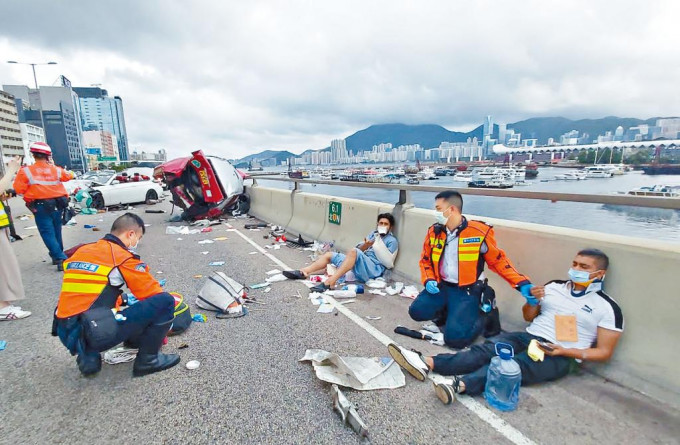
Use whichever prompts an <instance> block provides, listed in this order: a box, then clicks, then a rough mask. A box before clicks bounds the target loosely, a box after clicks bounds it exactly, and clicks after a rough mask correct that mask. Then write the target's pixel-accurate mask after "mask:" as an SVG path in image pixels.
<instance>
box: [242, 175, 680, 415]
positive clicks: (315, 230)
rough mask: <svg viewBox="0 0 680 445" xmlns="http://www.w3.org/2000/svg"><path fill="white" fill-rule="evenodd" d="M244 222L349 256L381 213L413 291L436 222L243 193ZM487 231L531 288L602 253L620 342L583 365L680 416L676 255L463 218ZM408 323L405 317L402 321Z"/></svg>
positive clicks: (407, 209)
mask: <svg viewBox="0 0 680 445" xmlns="http://www.w3.org/2000/svg"><path fill="white" fill-rule="evenodd" d="M248 194H249V195H250V198H251V214H252V215H254V216H256V217H258V218H261V219H263V220H265V221H270V222H274V223H276V224H281V225H285V226H286V227H287V229H288V230H289V231H290V232H291V233H293V234H298V233H300V234H302V235H303V236H304V237H308V238H311V239H318V240H321V241H335V247H336V249H338V250H340V251H344V250H347V249H349V248H351V247H353V246H354V245H356V243H358V242H359V241H361V240H363V238H364V237H365V236H366V234H367V233H369V232H370V231H371V230H374V229H375V222H376V218H377V216H378V214H379V213H382V212H392V213H393V214H394V216H395V218H396V220H397V225H396V233H395V235H396V236H397V238H398V239H399V256H398V258H397V262H396V265H395V271H396V272H398V273H400V274H401V275H404V276H406V277H407V278H409V279H411V280H413V281H415V282H419V281H420V270H419V266H418V261H419V257H420V252H421V249H422V245H423V240H424V239H425V234H426V231H427V228H428V227H429V226H430V225H431V224H432V223H433V222H434V220H435V217H434V212H433V211H432V210H427V209H419V208H414V207H413V206H411V205H409V204H404V205H395V206H390V205H388V204H384V203H379V202H372V201H363V200H356V199H349V198H339V197H332V196H326V195H317V194H310V193H302V192H299V191H289V190H280V189H274V188H267V187H261V186H257V185H256V186H253V187H249V188H248ZM330 201H336V202H340V203H342V218H341V224H340V225H336V224H331V223H329V221H328V213H329V208H328V207H329V203H330ZM466 216H467V217H468V219H479V220H483V221H485V222H487V223H488V224H491V225H493V226H494V230H495V233H496V239H497V241H498V244H499V246H500V247H501V248H502V249H504V250H505V251H506V253H507V254H508V256H509V258H510V259H511V260H512V262H513V263H514V265H515V266H516V267H517V269H518V270H520V271H521V272H522V273H525V274H527V275H529V276H530V277H531V279H532V282H533V283H535V284H543V283H545V282H547V281H549V280H552V279H566V277H567V270H568V268H569V267H570V265H571V261H572V259H573V257H574V255H575V254H576V252H578V251H579V250H580V249H583V248H586V247H594V248H598V249H601V250H603V251H604V252H605V253H606V254H607V255H608V256H609V257H610V260H611V264H610V269H609V271H608V273H607V277H606V281H605V291H606V292H607V293H608V294H609V295H610V296H611V297H612V298H613V299H614V300H616V301H617V302H618V304H619V305H620V306H621V309H622V311H623V314H624V319H625V332H624V334H623V337H622V339H621V342H620V344H619V347H618V349H617V351H616V354H615V356H614V358H613V359H612V360H611V361H610V362H609V363H608V364H604V365H592V364H588V367H589V368H590V369H592V370H593V371H594V372H596V373H598V374H601V375H603V376H605V377H608V378H610V379H611V380H614V381H616V382H618V383H620V384H622V385H624V386H627V387H630V388H633V389H636V390H639V391H641V392H644V393H647V394H649V395H650V396H652V397H655V398H657V399H659V400H663V401H665V402H667V403H669V404H671V405H673V406H675V407H679V406H680V402H679V401H680V373H678V372H677V371H676V370H677V367H678V365H679V364H680V360H679V359H678V357H677V355H676V354H674V353H673V351H675V350H676V349H677V345H675V341H676V339H678V338H679V336H678V334H679V333H680V328H678V319H680V306H679V305H678V304H677V302H676V300H677V295H678V290H677V289H680V272H679V270H678V265H679V264H680V247H679V246H678V245H677V244H676V245H673V244H666V243H662V242H660V241H655V240H643V239H638V238H631V237H624V236H617V235H608V234H606V233H596V232H588V231H583V230H575V229H567V228H562V227H555V226H546V225H540V224H531V223H524V222H517V221H508V220H500V219H494V218H480V217H476V216H473V215H466ZM487 275H488V276H489V281H490V283H491V284H492V286H493V287H494V289H496V293H497V296H498V302H499V307H500V310H501V319H502V323H503V326H504V329H506V330H514V329H523V328H524V327H525V326H526V323H525V322H524V321H523V320H522V312H521V307H522V305H523V304H524V299H523V298H522V297H521V296H520V294H519V293H518V292H517V291H515V290H514V289H512V288H511V287H510V286H509V285H508V284H507V283H506V282H504V281H503V280H502V279H501V278H500V277H499V276H498V275H496V274H494V273H493V272H489V273H487ZM404 316H405V317H407V316H408V315H406V314H404Z"/></svg>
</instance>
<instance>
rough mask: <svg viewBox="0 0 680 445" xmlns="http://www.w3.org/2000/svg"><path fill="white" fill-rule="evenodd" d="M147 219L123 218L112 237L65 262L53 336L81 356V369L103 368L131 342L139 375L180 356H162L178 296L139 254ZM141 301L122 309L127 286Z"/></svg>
mask: <svg viewBox="0 0 680 445" xmlns="http://www.w3.org/2000/svg"><path fill="white" fill-rule="evenodd" d="M144 232H145V230H144V221H142V219H141V218H140V217H139V216H137V215H135V214H134V213H126V214H124V215H122V216H120V217H118V218H117V219H116V220H115V221H114V222H113V225H112V226H111V233H109V234H107V235H106V236H105V237H104V238H102V239H100V240H99V241H97V242H96V243H92V244H85V245H84V246H82V247H80V248H78V250H76V252H75V253H74V254H73V255H72V256H71V257H70V258H69V259H68V260H67V261H65V262H64V281H63V284H62V288H61V294H60V295H59V302H58V304H57V309H56V311H55V318H54V326H53V330H52V334H53V335H58V336H59V339H60V340H61V342H62V343H63V344H64V346H66V348H67V349H68V350H69V351H70V352H71V355H77V356H78V357H77V360H76V362H77V363H78V369H79V370H80V372H81V373H82V374H83V375H92V374H96V373H97V372H99V370H100V369H101V356H100V352H102V351H105V350H107V349H110V348H112V347H113V346H115V345H117V344H119V343H122V342H125V344H126V346H129V347H133V348H138V349H139V352H138V353H137V357H136V359H135V362H134V365H133V368H132V373H133V375H134V376H135V377H138V376H143V375H146V374H151V373H154V372H158V371H163V370H165V369H168V368H171V367H173V366H175V365H176V364H177V363H179V361H180V358H179V355H177V354H163V353H161V352H160V349H161V345H162V344H163V339H164V338H165V336H166V335H167V333H168V331H169V330H170V328H171V327H172V321H173V318H174V311H175V299H174V297H173V296H172V295H171V294H169V293H166V292H164V291H163V288H162V287H161V285H160V284H159V283H158V281H156V279H154V277H153V276H152V275H151V274H150V273H149V266H147V265H146V264H145V263H143V262H142V261H141V259H140V257H139V256H138V255H136V254H135V253H133V252H132V251H134V250H135V249H136V248H137V246H138V245H139V241H140V239H142V237H143V236H144ZM123 286H126V287H127V288H128V289H129V290H130V292H131V293H132V294H133V295H134V296H135V298H136V299H137V300H138V301H137V302H136V303H134V304H130V302H127V303H128V304H129V305H128V307H127V308H125V309H122V310H120V309H119V308H120V307H121V306H122V304H123V303H124V302H123V301H122V299H121V294H122V290H121V289H122V287H123Z"/></svg>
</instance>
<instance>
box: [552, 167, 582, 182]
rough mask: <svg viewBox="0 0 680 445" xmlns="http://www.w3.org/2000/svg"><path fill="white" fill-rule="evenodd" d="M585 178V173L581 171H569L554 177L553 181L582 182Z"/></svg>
mask: <svg viewBox="0 0 680 445" xmlns="http://www.w3.org/2000/svg"><path fill="white" fill-rule="evenodd" d="M587 177H588V175H587V173H586V172H585V171H583V170H577V171H570V172H566V173H562V174H560V175H555V179H557V180H563V181H582V180H584V179H586V178H587Z"/></svg>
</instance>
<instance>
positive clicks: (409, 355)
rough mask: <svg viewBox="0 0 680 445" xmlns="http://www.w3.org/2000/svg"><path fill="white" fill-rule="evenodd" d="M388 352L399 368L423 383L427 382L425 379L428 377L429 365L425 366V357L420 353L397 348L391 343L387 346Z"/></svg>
mask: <svg viewBox="0 0 680 445" xmlns="http://www.w3.org/2000/svg"><path fill="white" fill-rule="evenodd" d="M387 350H388V351H389V353H390V355H391V356H392V358H393V359H394V361H395V362H397V363H398V364H399V366H401V367H402V368H404V369H405V370H406V372H408V373H409V374H411V375H412V376H413V377H415V378H417V379H418V380H420V381H421V382H423V381H425V377H427V373H428V372H429V371H430V370H429V368H428V367H427V364H425V360H424V359H423V356H422V355H421V354H420V353H419V352H417V351H409V350H408V349H406V348H402V347H401V346H397V345H396V344H394V343H390V344H389V345H388V346H387Z"/></svg>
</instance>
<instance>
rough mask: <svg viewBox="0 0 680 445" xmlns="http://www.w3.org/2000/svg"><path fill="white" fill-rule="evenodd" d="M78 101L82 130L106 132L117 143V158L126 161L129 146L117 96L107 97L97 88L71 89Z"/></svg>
mask: <svg viewBox="0 0 680 445" xmlns="http://www.w3.org/2000/svg"><path fill="white" fill-rule="evenodd" d="M73 91H75V92H76V94H78V100H79V101H80V120H81V125H82V127H83V129H85V130H99V131H108V132H109V133H112V134H113V135H115V136H116V139H117V141H118V157H119V158H120V160H121V161H127V160H128V159H129V158H130V156H129V153H130V151H129V146H128V138H127V130H126V128H125V114H124V113H123V100H122V99H121V98H120V97H119V96H114V97H109V93H108V92H107V91H106V90H103V89H101V88H98V87H86V88H78V87H76V88H73Z"/></svg>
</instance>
